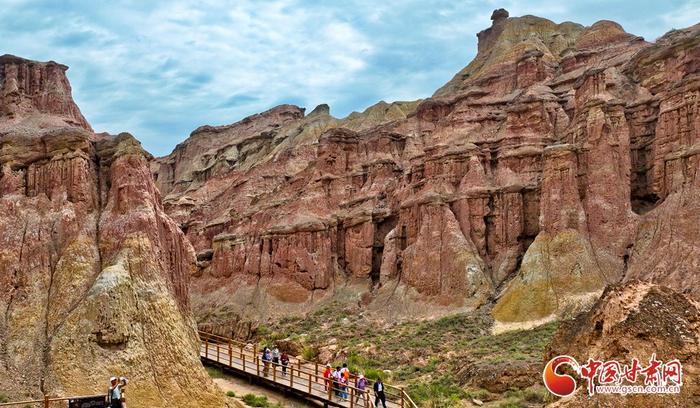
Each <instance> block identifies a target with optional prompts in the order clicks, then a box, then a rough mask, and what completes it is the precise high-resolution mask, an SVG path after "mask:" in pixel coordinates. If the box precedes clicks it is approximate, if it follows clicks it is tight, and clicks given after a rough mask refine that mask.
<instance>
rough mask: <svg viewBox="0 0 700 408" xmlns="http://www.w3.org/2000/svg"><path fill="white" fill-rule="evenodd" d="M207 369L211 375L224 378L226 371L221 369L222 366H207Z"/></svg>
mask: <svg viewBox="0 0 700 408" xmlns="http://www.w3.org/2000/svg"><path fill="white" fill-rule="evenodd" d="M205 368H206V370H207V373H208V374H209V377H211V378H223V377H224V372H223V371H221V369H220V368H218V367H209V366H206V367H205Z"/></svg>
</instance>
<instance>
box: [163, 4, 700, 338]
mask: <svg viewBox="0 0 700 408" xmlns="http://www.w3.org/2000/svg"><path fill="white" fill-rule="evenodd" d="M492 19H493V25H492V27H491V28H489V29H487V30H485V31H482V32H481V33H479V34H478V39H479V47H478V50H479V51H478V54H477V56H476V58H475V59H474V60H473V61H472V62H471V63H470V64H469V65H468V66H467V67H465V68H464V69H463V70H462V71H460V72H459V73H458V74H457V75H456V76H455V77H454V78H453V79H452V80H451V81H449V82H448V83H447V84H446V85H445V86H443V87H442V88H440V89H439V90H438V91H437V92H436V93H435V94H434V95H433V96H432V97H430V98H428V99H426V100H422V101H416V102H413V103H405V102H402V103H394V104H386V103H380V104H377V105H375V106H372V107H370V108H368V109H367V111H365V112H363V113H355V114H352V115H350V116H349V117H348V118H345V119H336V118H334V117H332V116H331V115H330V112H329V109H328V107H327V106H320V107H318V108H317V109H315V110H314V111H313V112H312V113H310V114H308V115H305V114H304V112H303V110H302V109H301V108H298V107H295V106H290V105H283V106H279V107H276V108H273V109H271V110H269V111H267V112H263V113H261V114H258V115H254V116H251V117H249V118H246V119H244V120H242V121H240V122H238V123H235V124H233V125H229V126H225V127H204V128H200V129H198V130H196V131H195V132H194V133H193V134H192V135H191V137H190V138H189V139H187V140H186V141H185V142H183V143H182V144H180V145H179V146H178V147H177V148H176V149H175V150H174V151H173V153H172V154H170V155H169V156H166V157H163V158H159V159H157V160H155V161H154V162H153V163H152V165H151V169H152V172H153V174H154V177H155V179H156V183H157V185H158V186H159V188H160V189H161V191H162V192H163V194H164V206H165V210H166V212H167V213H168V214H170V215H171V216H172V217H173V218H174V219H176V220H177V221H178V222H179V223H180V225H181V227H182V228H183V230H184V231H185V233H186V235H187V237H188V238H189V240H190V241H191V242H192V243H193V245H194V247H195V249H196V251H197V258H198V267H199V269H198V271H197V272H196V276H195V279H194V286H193V290H194V292H193V295H194V297H195V298H196V299H197V300H196V302H197V307H196V308H195V311H196V313H197V314H198V316H199V317H201V318H202V320H204V321H208V322H210V323H211V322H212V321H214V320H217V319H220V320H226V318H227V316H228V317H231V316H235V315H237V314H239V313H241V312H242V311H245V312H246V313H251V314H256V313H258V314H260V315H270V314H274V313H277V312H279V313H282V314H286V313H295V312H299V311H305V310H308V307H310V306H312V305H315V304H317V303H318V302H319V301H322V300H323V299H325V298H327V297H328V296H330V295H334V296H341V297H342V296H350V297H349V298H348V299H353V300H352V301H357V302H359V303H360V304H363V305H367V306H368V307H370V308H373V307H374V308H376V309H383V310H386V309H392V308H393V309H392V310H395V311H398V313H399V314H402V313H403V314H404V315H411V316H415V315H417V314H418V315H430V314H432V313H437V312H439V311H440V310H447V309H449V310H455V309H465V310H467V309H471V308H475V307H478V306H480V305H483V304H487V303H489V302H492V301H494V300H495V302H496V306H495V308H494V312H493V313H494V317H495V318H496V321H497V324H498V325H501V326H503V327H506V328H507V327H511V325H514V326H513V327H517V326H519V325H520V326H522V324H523V323H528V322H529V323H537V322H542V321H546V320H548V319H553V318H556V317H558V316H564V315H573V314H575V313H576V312H577V311H579V310H582V309H585V308H587V307H589V306H590V304H591V302H592V301H593V300H594V299H595V298H597V297H598V296H599V295H600V293H601V292H602V290H603V288H604V287H605V286H606V285H608V284H610V283H614V282H618V281H620V280H624V279H631V278H642V279H646V280H653V281H657V282H661V283H663V284H665V285H668V286H670V287H673V288H675V289H677V290H681V291H688V292H690V293H691V294H692V295H694V296H697V292H696V291H697V287H698V285H697V284H696V283H697V274H695V273H694V272H693V271H694V270H696V269H697V266H698V251H699V250H700V241H699V239H700V235H698V233H697V232H698V231H697V228H698V227H697V226H698V225H700V224H699V223H698V222H692V221H697V220H696V218H697V214H699V213H700V212H699V211H697V200H696V199H694V197H695V196H696V195H697V191H696V190H697V176H696V174H697V168H698V159H697V151H698V126H697V124H698V120H700V119H699V116H698V100H697V95H698V89H699V84H700V82H699V78H698V64H699V62H698V61H700V55H699V54H698V50H699V49H700V48H699V47H698V41H699V37H700V34H699V31H700V28H699V27H698V26H693V27H690V28H688V29H684V30H677V31H672V32H670V33H669V34H667V35H665V36H664V37H662V38H660V39H659V40H658V41H657V42H656V43H649V42H646V41H644V40H643V39H642V38H640V37H637V36H634V35H631V34H628V33H626V32H625V31H624V30H623V29H622V27H620V25H618V24H617V23H614V22H610V21H600V22H598V23H595V24H593V25H592V26H590V27H584V26H581V25H579V24H575V23H569V22H566V23H562V24H556V23H553V22H551V21H549V20H546V19H542V18H538V17H533V16H524V17H508V13H507V12H506V11H505V10H497V11H496V12H494V15H493V17H492ZM679 215H682V216H683V217H686V218H682V217H679ZM686 219H687V220H688V222H686ZM425 305H430V307H424V306H425ZM397 306H398V307H397ZM443 308H444V309H443ZM232 318H233V317H232ZM234 320H235V318H234Z"/></svg>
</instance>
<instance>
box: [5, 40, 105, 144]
mask: <svg viewBox="0 0 700 408" xmlns="http://www.w3.org/2000/svg"><path fill="white" fill-rule="evenodd" d="M67 70H68V67H67V66H65V65H61V64H58V63H55V62H53V61H49V62H37V61H31V60H26V59H24V58H20V57H15V56H14V55H7V54H5V55H2V56H0V77H2V78H3V81H2V82H0V120H2V121H3V124H2V128H6V127H9V126H13V127H20V126H23V125H26V122H40V121H49V122H53V123H52V124H57V123H61V122H62V124H64V125H71V126H77V127H81V128H83V129H86V130H89V131H91V130H92V129H91V128H90V125H89V124H88V123H87V121H86V120H85V118H84V117H83V115H82V114H81V113H80V109H79V108H78V106H77V105H76V104H75V102H73V98H72V96H71V87H70V83H69V82H68V78H66V71H67ZM42 115H43V116H42ZM2 128H0V129H2Z"/></svg>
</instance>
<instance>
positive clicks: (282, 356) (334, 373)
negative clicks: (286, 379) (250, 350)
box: [261, 346, 386, 408]
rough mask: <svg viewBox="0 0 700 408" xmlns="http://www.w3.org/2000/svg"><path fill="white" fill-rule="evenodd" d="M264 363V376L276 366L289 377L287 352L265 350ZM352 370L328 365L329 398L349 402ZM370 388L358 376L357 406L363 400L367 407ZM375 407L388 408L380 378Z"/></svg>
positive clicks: (325, 372)
mask: <svg viewBox="0 0 700 408" xmlns="http://www.w3.org/2000/svg"><path fill="white" fill-rule="evenodd" d="M261 359H262V362H263V375H264V376H265V377H268V376H269V375H270V366H274V367H273V369H274V370H277V366H281V367H282V375H283V376H286V375H287V367H289V355H288V354H287V352H286V351H283V352H281V353H280V351H279V349H278V348H277V347H276V346H274V347H273V348H272V350H270V348H269V347H265V348H263V351H262V356H261ZM350 377H352V376H351V374H350V369H348V365H347V364H343V366H342V367H340V366H338V367H336V368H335V369H333V367H332V366H331V365H330V364H326V368H325V370H324V371H323V378H324V382H325V389H326V392H328V395H329V397H332V396H333V395H335V396H336V397H337V398H340V399H343V400H346V401H347V400H348V398H349V394H348V387H349V386H350ZM368 386H369V380H368V379H367V378H365V376H364V375H362V374H360V375H359V376H357V378H356V381H355V385H354V389H355V404H357V403H359V401H360V398H362V401H363V404H364V405H365V406H367V405H368V404H367V402H368V400H367V398H368V396H369V391H368V389H367V387H368ZM373 388H374V396H375V400H374V405H375V407H377V408H379V403H380V402H381V403H382V405H383V407H384V408H386V394H385V392H384V383H383V382H382V379H381V378H378V379H377V380H376V381H375V382H374V387H373Z"/></svg>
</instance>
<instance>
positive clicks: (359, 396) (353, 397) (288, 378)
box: [199, 331, 417, 408]
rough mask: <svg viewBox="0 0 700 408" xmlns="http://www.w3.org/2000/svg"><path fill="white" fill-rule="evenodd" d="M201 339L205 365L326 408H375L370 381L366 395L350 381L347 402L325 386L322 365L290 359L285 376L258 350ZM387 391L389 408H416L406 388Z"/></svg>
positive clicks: (213, 337) (208, 336)
mask: <svg viewBox="0 0 700 408" xmlns="http://www.w3.org/2000/svg"><path fill="white" fill-rule="evenodd" d="M199 338H200V356H201V358H202V361H203V362H204V363H207V364H210V365H218V366H221V367H222V368H224V369H226V370H228V371H231V372H233V373H235V374H238V375H243V376H245V377H248V378H251V379H255V380H256V381H257V382H259V383H261V384H264V385H266V386H270V387H274V388H278V389H281V390H283V391H287V392H291V393H294V394H296V395H297V396H299V397H302V398H305V399H311V400H316V401H320V402H322V403H323V404H324V405H328V406H336V407H348V408H375V407H374V392H373V391H372V387H373V385H374V384H373V383H372V382H371V381H370V384H369V385H368V386H367V389H366V390H365V392H362V391H360V390H358V389H357V388H356V384H357V383H356V381H357V378H351V379H350V385H349V386H348V387H347V390H346V392H347V394H348V398H347V399H342V398H340V397H338V396H336V395H335V393H334V390H333V389H332V388H333V387H332V386H330V385H331V384H326V381H325V379H324V378H323V370H324V367H323V366H322V365H319V364H317V363H312V362H309V361H305V360H301V359H297V358H294V357H290V361H289V366H288V367H287V369H286V372H285V371H284V370H283V367H282V366H281V365H279V364H273V363H272V362H269V363H267V369H266V364H265V363H264V362H263V361H262V358H261V351H259V350H258V349H257V347H256V346H253V345H250V344H245V343H241V342H238V341H236V340H233V339H229V338H225V337H221V336H217V335H213V334H210V333H205V332H201V331H200V332H199ZM327 385H329V386H327ZM384 388H385V394H386V405H387V408H417V407H416V404H415V403H414V402H413V400H411V398H410V397H409V396H408V394H407V393H406V391H405V390H404V389H403V388H400V387H394V386H391V385H389V384H386V383H385V384H384ZM380 407H381V404H380Z"/></svg>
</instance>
